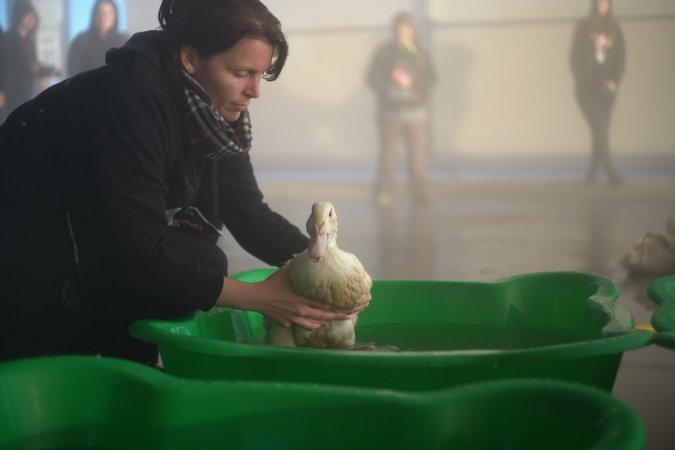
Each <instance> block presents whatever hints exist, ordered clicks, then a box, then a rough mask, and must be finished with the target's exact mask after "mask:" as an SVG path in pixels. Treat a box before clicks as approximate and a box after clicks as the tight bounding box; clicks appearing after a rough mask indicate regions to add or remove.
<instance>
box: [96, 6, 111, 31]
mask: <svg viewBox="0 0 675 450" xmlns="http://www.w3.org/2000/svg"><path fill="white" fill-rule="evenodd" d="M115 19H116V17H115V7H114V6H113V5H111V4H110V3H109V2H103V3H101V4H99V5H98V7H97V8H96V12H95V13H94V22H95V23H96V28H97V29H98V32H99V33H100V34H101V35H104V34H106V33H108V31H110V29H111V28H112V27H113V25H115Z"/></svg>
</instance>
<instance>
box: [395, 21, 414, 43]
mask: <svg viewBox="0 0 675 450" xmlns="http://www.w3.org/2000/svg"><path fill="white" fill-rule="evenodd" d="M414 38H415V30H414V29H413V27H412V26H411V25H409V24H407V23H401V24H399V25H398V26H397V27H396V39H398V42H400V43H402V44H408V43H409V42H412V41H413V39H414Z"/></svg>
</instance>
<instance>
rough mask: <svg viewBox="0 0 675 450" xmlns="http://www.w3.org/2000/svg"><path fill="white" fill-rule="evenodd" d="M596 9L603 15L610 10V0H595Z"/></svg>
mask: <svg viewBox="0 0 675 450" xmlns="http://www.w3.org/2000/svg"><path fill="white" fill-rule="evenodd" d="M595 9H596V10H597V11H598V14H600V15H601V16H604V15H606V14H607V13H608V12H609V0H595Z"/></svg>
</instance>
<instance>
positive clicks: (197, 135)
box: [181, 69, 252, 159]
mask: <svg viewBox="0 0 675 450" xmlns="http://www.w3.org/2000/svg"><path fill="white" fill-rule="evenodd" d="M181 73H182V74H183V81H184V82H185V88H184V91H185V99H186V100H187V106H188V110H187V113H185V124H186V127H187V136H188V141H189V142H190V144H192V146H193V147H194V148H195V149H196V150H197V152H198V153H200V154H201V155H202V156H204V157H205V158H207V159H220V158H222V157H223V156H231V155H236V154H239V153H243V152H248V151H249V150H250V148H251V140H252V135H251V120H250V118H249V115H248V111H243V112H242V113H241V116H240V117H239V119H237V120H236V121H235V122H232V123H230V122H228V121H227V120H225V119H224V118H223V116H221V115H220V113H219V112H218V110H217V109H216V108H215V106H213V103H212V102H211V100H210V99H209V97H208V95H206V91H204V88H203V87H202V85H201V84H199V82H198V81H197V80H195V79H194V78H193V77H192V76H190V74H189V73H187V72H186V71H185V70H183V69H181Z"/></svg>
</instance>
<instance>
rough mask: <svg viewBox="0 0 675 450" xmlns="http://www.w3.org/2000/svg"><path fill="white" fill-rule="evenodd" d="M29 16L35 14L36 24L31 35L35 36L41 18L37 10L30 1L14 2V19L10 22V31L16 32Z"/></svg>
mask: <svg viewBox="0 0 675 450" xmlns="http://www.w3.org/2000/svg"><path fill="white" fill-rule="evenodd" d="M28 14H35V20H36V24H35V27H34V28H33V30H31V33H30V34H31V35H34V34H35V31H36V30H37V27H38V23H39V20H40V18H39V17H38V13H37V10H36V9H35V7H34V6H33V4H32V3H31V2H30V1H29V0H18V1H16V2H14V6H13V7H12V19H11V22H10V29H14V30H16V29H17V28H18V27H19V24H20V23H21V21H22V20H23V18H24V17H26V16H27V15H28Z"/></svg>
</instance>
